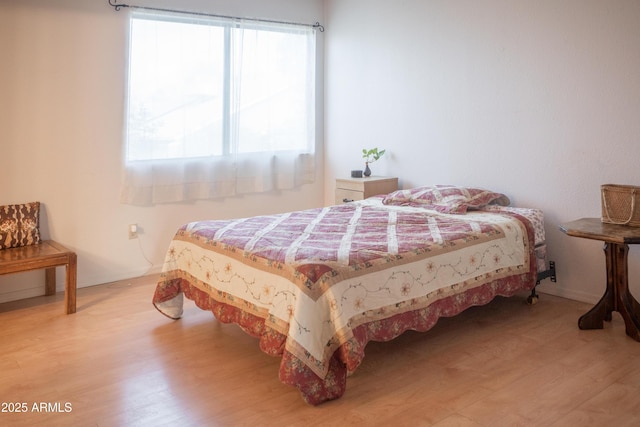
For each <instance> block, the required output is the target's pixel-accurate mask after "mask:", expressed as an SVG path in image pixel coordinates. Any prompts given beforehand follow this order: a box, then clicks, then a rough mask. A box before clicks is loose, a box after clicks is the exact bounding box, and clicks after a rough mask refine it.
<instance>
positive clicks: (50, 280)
mask: <svg viewBox="0 0 640 427" xmlns="http://www.w3.org/2000/svg"><path fill="white" fill-rule="evenodd" d="M63 265H64V266H66V281H65V286H64V295H65V312H66V314H72V313H75V312H76V279H77V257H76V254H75V252H72V251H70V250H69V249H67V248H65V247H64V246H62V245H61V244H59V243H57V242H54V241H53V240H43V241H42V242H41V243H39V244H37V245H28V246H20V247H17V248H9V249H1V250H0V275H2V274H11V273H21V272H24V271H30V270H40V269H42V268H44V269H46V270H45V295H54V294H55V293H56V267H60V266H63Z"/></svg>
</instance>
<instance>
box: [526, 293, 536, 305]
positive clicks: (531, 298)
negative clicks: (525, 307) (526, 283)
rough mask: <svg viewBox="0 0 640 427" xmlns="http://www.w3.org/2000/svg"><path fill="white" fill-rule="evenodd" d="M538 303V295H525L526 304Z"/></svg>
mask: <svg viewBox="0 0 640 427" xmlns="http://www.w3.org/2000/svg"><path fill="white" fill-rule="evenodd" d="M537 303H538V295H530V296H529V297H527V304H529V305H536V304H537Z"/></svg>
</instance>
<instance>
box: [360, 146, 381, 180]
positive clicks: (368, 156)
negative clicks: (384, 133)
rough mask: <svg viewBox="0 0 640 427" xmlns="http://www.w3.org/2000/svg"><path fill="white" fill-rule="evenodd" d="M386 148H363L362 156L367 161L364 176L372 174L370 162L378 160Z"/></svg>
mask: <svg viewBox="0 0 640 427" xmlns="http://www.w3.org/2000/svg"><path fill="white" fill-rule="evenodd" d="M385 151H386V150H378V148H377V147H376V148H371V149H369V150H367V149H366V148H363V149H362V158H363V159H364V162H365V168H364V176H371V169H369V163H373V162H375V161H376V160H378V159H379V158H380V157H382V155H383V154H384V152H385Z"/></svg>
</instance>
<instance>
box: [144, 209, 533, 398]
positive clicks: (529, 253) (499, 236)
mask: <svg viewBox="0 0 640 427" xmlns="http://www.w3.org/2000/svg"><path fill="white" fill-rule="evenodd" d="M533 247H534V231H533V227H532V226H531V224H530V223H529V221H528V220H526V219H525V218H524V217H522V216H520V215H518V213H517V210H514V209H513V208H510V209H508V210H507V209H505V210H504V211H501V210H499V209H496V208H495V207H494V208H492V209H490V211H482V210H479V211H470V212H468V213H467V214H465V215H452V214H441V213H437V212H434V211H431V210H427V209H423V208H420V207H407V206H388V205H385V204H383V203H382V201H381V199H380V198H373V199H369V200H365V201H362V202H356V203H349V204H344V205H337V206H331V207H326V208H319V209H311V210H305V211H297V212H289V213H285V214H277V215H265V216H257V217H251V218H241V219H233V220H215V221H199V222H194V223H190V224H186V225H185V226H183V227H182V228H180V229H179V230H178V232H177V233H176V235H175V237H174V239H173V240H172V242H171V245H170V247H169V250H168V252H167V256H166V260H165V264H164V267H163V273H162V279H161V281H160V282H159V283H158V286H157V288H156V293H155V295H154V299H153V302H154V304H155V306H156V307H157V308H158V309H159V310H160V311H161V312H162V313H164V314H165V315H167V316H169V317H171V318H174V319H177V318H179V317H180V316H181V315H182V302H183V299H182V298H183V295H185V296H187V298H190V299H193V300H194V301H196V303H197V304H198V306H200V307H201V308H203V309H207V310H211V311H213V313H214V314H215V315H216V317H217V318H218V319H220V320H221V321H224V322H234V323H237V324H239V325H240V326H241V327H243V329H245V330H247V332H249V333H251V334H252V335H255V336H258V337H260V342H261V348H262V349H263V351H265V352H267V353H269V354H272V355H276V356H279V357H282V362H281V369H280V379H281V380H282V381H283V382H285V383H287V384H292V385H295V386H296V387H298V388H300V390H301V391H302V393H303V397H304V398H305V400H306V401H307V402H309V403H312V404H317V403H320V402H322V401H324V400H328V399H333V398H336V397H339V396H340V395H341V394H342V393H343V392H344V387H345V385H344V382H345V378H346V374H347V373H348V372H352V371H354V370H355V369H356V368H357V366H358V364H359V363H360V362H361V360H362V357H363V356H364V346H365V345H366V343H367V342H368V341H369V340H372V339H375V340H387V339H392V338H394V337H395V336H398V335H399V334H401V333H402V332H403V331H405V330H407V329H416V330H427V329H429V328H430V327H432V326H433V324H435V322H436V321H437V319H438V318H439V317H441V316H443V315H447V316H450V315H455V314H457V313H459V312H460V311H462V310H464V309H466V308H467V307H469V306H471V305H481V304H486V303H487V302H489V301H490V300H491V299H493V297H495V296H496V295H506V296H509V295H512V294H513V293H515V292H517V291H519V290H523V289H531V288H532V287H533V286H534V284H535V276H536V271H535V257H534V256H533Z"/></svg>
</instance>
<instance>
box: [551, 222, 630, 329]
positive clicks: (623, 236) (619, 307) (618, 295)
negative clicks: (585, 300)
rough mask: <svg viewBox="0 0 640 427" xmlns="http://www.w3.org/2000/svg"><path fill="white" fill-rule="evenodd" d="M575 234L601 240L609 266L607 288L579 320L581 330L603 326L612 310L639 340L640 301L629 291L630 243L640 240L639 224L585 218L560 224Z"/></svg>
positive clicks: (609, 317)
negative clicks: (634, 225)
mask: <svg viewBox="0 0 640 427" xmlns="http://www.w3.org/2000/svg"><path fill="white" fill-rule="evenodd" d="M560 230H561V231H562V232H564V233H565V234H567V235H568V236H573V237H582V238H585V239H593V240H601V241H603V242H604V248H603V249H604V253H605V257H606V266H607V288H606V290H605V292H604V295H603V296H602V298H601V299H600V301H599V302H598V303H597V304H596V305H595V306H594V307H593V308H592V309H591V310H589V311H588V312H587V313H586V314H584V315H583V316H582V317H580V319H579V320H578V327H579V328H580V329H602V328H603V326H604V323H603V321H604V320H606V321H611V313H612V312H613V311H617V312H618V313H620V314H621V315H622V318H623V319H624V324H625V328H626V333H627V335H629V336H630V337H631V338H633V339H634V340H636V341H640V304H638V301H636V299H635V298H634V297H633V295H631V293H630V292H629V268H628V264H627V258H628V253H629V245H630V244H636V243H640V227H629V226H626V225H614V224H605V223H603V222H602V221H601V220H600V218H582V219H578V220H576V221H572V222H569V223H566V224H563V225H561V226H560Z"/></svg>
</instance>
